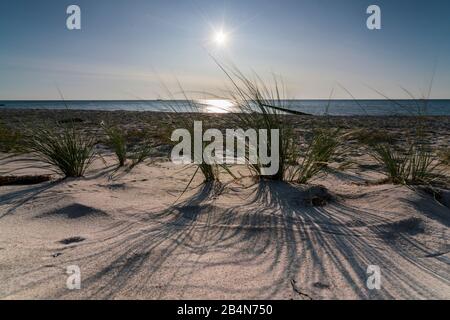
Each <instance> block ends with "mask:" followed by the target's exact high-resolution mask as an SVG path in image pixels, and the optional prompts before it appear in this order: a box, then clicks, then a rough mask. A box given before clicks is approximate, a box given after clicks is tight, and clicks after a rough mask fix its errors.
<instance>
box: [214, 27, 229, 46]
mask: <svg viewBox="0 0 450 320" xmlns="http://www.w3.org/2000/svg"><path fill="white" fill-rule="evenodd" d="M227 40H228V37H227V34H226V33H225V32H223V31H222V30H221V31H217V32H216V34H215V35H214V42H215V43H216V44H217V45H219V46H224V45H225V44H226V42H227Z"/></svg>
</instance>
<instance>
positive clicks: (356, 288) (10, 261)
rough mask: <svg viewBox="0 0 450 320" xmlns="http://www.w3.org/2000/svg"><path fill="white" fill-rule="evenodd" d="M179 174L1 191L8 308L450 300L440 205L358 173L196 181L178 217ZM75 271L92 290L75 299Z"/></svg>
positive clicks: (1, 279) (151, 169) (155, 172)
mask: <svg viewBox="0 0 450 320" xmlns="http://www.w3.org/2000/svg"><path fill="white" fill-rule="evenodd" d="M180 169H181V168H180V167H175V166H174V165H172V164H169V163H155V164H152V165H150V166H144V165H141V166H139V167H137V168H135V170H134V171H132V172H131V173H129V174H127V175H119V176H117V177H116V178H115V179H113V180H111V179H108V176H109V174H110V173H111V172H112V170H113V167H112V166H109V167H107V168H104V167H103V164H100V163H96V167H94V168H92V170H90V172H89V174H88V176H87V177H86V178H84V179H76V180H74V179H68V180H64V181H60V182H52V183H42V184H39V185H33V186H20V187H19V186H9V187H0V198H1V201H0V298H2V299H19V298H27V299H28V298H32V299H48V298H56V299H82V298H83V299H84V298H88V299H104V298H107V299H135V298H136V299H392V298H394V299H416V298H418V299H438V298H443V299H450V267H449V263H450V253H449V251H450V245H449V223H450V209H449V208H448V207H446V206H444V205H442V204H440V203H438V202H437V201H435V200H434V199H433V198H432V196H430V195H427V194H425V193H421V192H419V191H415V190H412V189H409V188H407V187H400V186H393V185H375V186H364V185H360V184H357V183H355V179H356V178H352V177H351V175H345V176H344V175H339V176H338V175H336V176H328V177H327V178H326V179H319V180H316V181H314V184H316V186H304V187H300V186H296V185H292V184H287V183H281V182H264V183H263V182H261V183H258V184H252V183H250V181H246V180H245V179H244V180H243V181H242V184H243V185H240V184H237V183H228V184H225V185H222V186H218V185H200V182H201V181H200V180H199V179H197V180H195V181H194V183H193V185H192V186H198V185H200V186H198V187H196V188H192V189H190V190H189V191H188V192H187V193H186V194H185V195H184V196H183V197H182V198H181V199H180V200H179V201H178V202H177V203H176V204H175V205H173V203H174V201H175V200H176V199H177V198H178V196H179V195H180V193H181V192H182V191H183V189H184V188H185V186H186V184H187V183H188V181H189V178H190V175H191V174H192V173H193V170H188V171H180ZM27 170H28V171H27ZM27 170H25V171H22V172H30V170H32V171H33V172H37V171H36V169H27ZM19 172H21V171H20V170H19ZM318 185H322V186H323V187H320V186H318ZM316 200H318V203H316ZM70 265H78V266H79V267H80V268H81V273H82V288H81V290H68V289H67V288H66V279H67V276H68V275H67V274H66V267H67V266H70ZM369 265H378V266H379V267H380V269H381V289H380V290H369V289H368V288H367V286H366V280H367V277H368V274H367V273H366V271H367V267H368V266H369Z"/></svg>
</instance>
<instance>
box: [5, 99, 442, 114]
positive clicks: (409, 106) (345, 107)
mask: <svg viewBox="0 0 450 320" xmlns="http://www.w3.org/2000/svg"><path fill="white" fill-rule="evenodd" d="M197 103H198V106H199V110H200V111H201V112H207V113H226V112H232V111H233V110H235V106H234V105H233V104H232V103H231V102H230V101H227V100H198V101H197ZM66 104H67V106H68V107H69V108H70V109H78V110H130V111H173V109H177V110H178V111H186V110H187V108H186V105H187V103H186V102H185V101H161V100H152V101H104V100H103V101H66ZM283 105H284V107H286V108H289V109H292V110H296V111H301V112H305V113H309V114H314V115H324V114H326V113H328V114H330V115H338V116H339V115H344V116H349V115H415V114H417V112H418V110H420V111H421V112H422V113H425V114H428V115H448V116H450V100H429V101H427V102H425V101H414V100H396V101H395V102H392V101H388V100H331V101H329V100H287V101H284V103H283ZM4 108H23V109H64V108H66V106H65V104H64V103H63V102H61V101H0V112H1V109H4Z"/></svg>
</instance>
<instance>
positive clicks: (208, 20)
mask: <svg viewBox="0 0 450 320" xmlns="http://www.w3.org/2000/svg"><path fill="white" fill-rule="evenodd" d="M70 4H77V5H79V6H80V7H81V11H82V12H81V18H82V29H81V30H79V31H78V30H77V31H69V30H67V29H66V18H67V14H66V8H67V6H68V5H70ZM371 4H377V5H379V6H380V7H381V10H382V29H381V30H377V31H370V30H368V29H367V27H366V18H367V16H368V15H367V14H366V8H367V7H368V6H369V5H371ZM221 26H223V28H224V30H225V31H226V32H230V34H229V36H228V42H227V44H226V45H225V46H223V47H217V45H215V44H214V43H211V39H212V38H213V34H214V28H216V29H219V28H220V27H221ZM208 52H211V53H212V54H213V55H215V56H216V57H218V58H219V60H221V61H224V62H226V61H232V62H233V63H234V64H236V65H237V66H238V67H239V68H240V69H241V70H242V71H245V72H248V71H251V70H253V71H256V72H257V73H259V74H261V75H263V76H265V75H270V74H271V73H276V74H279V75H281V76H282V77H283V79H284V82H285V84H286V86H287V89H288V93H289V97H291V98H300V99H318V98H328V96H329V94H330V91H331V90H332V88H333V87H336V83H340V84H342V85H343V86H345V87H346V88H347V89H348V90H349V91H351V92H352V93H353V95H354V96H355V97H357V98H381V97H380V96H379V95H378V94H377V93H375V92H374V91H373V90H371V89H369V88H368V87H367V86H369V87H373V88H376V89H377V90H380V91H382V92H383V93H385V94H386V95H388V96H390V97H392V98H402V97H406V95H405V93H404V91H403V90H402V89H401V87H404V88H407V89H408V90H410V91H411V92H413V93H414V94H415V95H416V96H421V95H422V93H423V92H426V91H427V87H428V85H429V83H430V80H431V77H432V73H433V69H434V66H435V65H436V73H435V80H434V84H433V91H432V98H450V1H447V0H442V1H437V0H431V1H425V0H370V1H366V0H339V1H337V0H277V1H275V0H271V1H269V0H245V1H244V0H236V1H235V0H221V1H216V0H178V1H175V0H145V1H144V0H95V1H94V0H90V1H86V0H72V1H65V0H54V1H50V0H39V1H23V0H2V1H1V2H0V100H5V99H59V96H58V92H57V90H56V87H57V86H58V87H60V89H61V90H62V92H63V93H64V95H65V97H66V99H133V98H134V97H142V98H146V99H152V98H158V97H159V95H162V96H164V90H163V89H162V86H161V83H164V84H165V85H167V86H168V87H169V89H170V90H175V89H174V88H175V79H177V80H178V81H180V82H181V84H182V86H183V88H184V89H185V90H187V91H191V90H192V91H207V92H213V93H214V92H217V88H221V87H223V84H224V83H225V82H226V80H225V78H224V76H223V74H222V73H221V72H220V70H219V69H218V68H217V66H216V65H215V63H214V62H213V61H212V59H211V58H210V57H209V56H208ZM334 97H335V98H348V95H347V94H346V93H345V92H344V91H343V90H340V89H338V88H337V87H336V92H335V96H334Z"/></svg>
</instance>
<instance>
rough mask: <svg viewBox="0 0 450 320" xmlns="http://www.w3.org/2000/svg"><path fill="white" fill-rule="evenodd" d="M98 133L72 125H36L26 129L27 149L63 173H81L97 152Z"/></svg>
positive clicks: (66, 174) (25, 148) (71, 175)
mask: <svg viewBox="0 0 450 320" xmlns="http://www.w3.org/2000/svg"><path fill="white" fill-rule="evenodd" d="M95 144H96V139H95V136H94V135H92V134H89V133H86V132H83V131H82V130H81V129H78V128H76V127H75V125H74V124H73V123H71V124H69V125H58V124H55V125H54V126H50V125H45V126H36V127H34V128H32V129H30V130H29V131H28V132H27V135H26V137H25V139H24V151H26V152H29V153H32V154H33V155H35V157H36V159H37V160H39V161H41V162H44V163H47V164H49V165H51V167H52V169H53V171H55V172H57V173H59V174H62V175H63V176H64V177H66V178H67V177H82V176H83V175H84V174H85V171H86V169H87V168H88V167H89V166H90V165H91V163H92V161H93V160H94V157H95V155H96V153H95V150H94V147H95Z"/></svg>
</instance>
